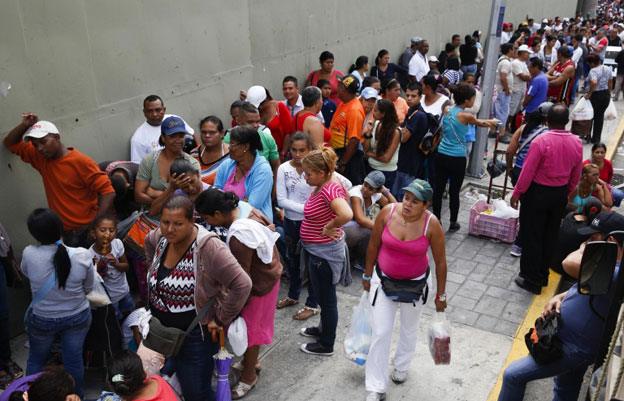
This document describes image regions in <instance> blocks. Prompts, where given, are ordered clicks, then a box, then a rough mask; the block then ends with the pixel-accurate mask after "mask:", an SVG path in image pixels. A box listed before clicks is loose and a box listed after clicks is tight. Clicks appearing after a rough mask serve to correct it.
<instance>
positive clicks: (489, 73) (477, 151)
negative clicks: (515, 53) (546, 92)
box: [466, 0, 506, 178]
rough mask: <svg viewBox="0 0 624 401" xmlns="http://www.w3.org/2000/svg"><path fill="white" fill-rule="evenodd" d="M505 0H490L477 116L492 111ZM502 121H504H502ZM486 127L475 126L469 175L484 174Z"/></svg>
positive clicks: (478, 175)
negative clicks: (481, 97) (475, 131)
mask: <svg viewBox="0 0 624 401" xmlns="http://www.w3.org/2000/svg"><path fill="white" fill-rule="evenodd" d="M505 3H506V0H492V11H491V12H490V28H489V31H488V39H487V44H486V49H485V63H484V64H483V79H482V81H481V90H482V93H483V100H482V102H481V110H480V111H479V118H483V119H487V118H490V113H491V111H492V94H493V92H494V80H495V78H496V65H497V64H498V54H499V49H500V38H501V30H502V28H503V19H504V17H505ZM503 123H505V122H504V121H503ZM488 131H489V130H488V129H487V128H483V127H478V128H477V134H476V140H475V144H474V146H473V150H472V154H471V155H470V163H469V164H468V171H467V173H466V174H467V175H469V176H471V177H477V178H481V177H483V175H484V174H485V172H484V169H483V156H484V155H485V147H486V145H487V140H488Z"/></svg>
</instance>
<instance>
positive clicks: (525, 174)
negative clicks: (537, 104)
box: [513, 130, 583, 198]
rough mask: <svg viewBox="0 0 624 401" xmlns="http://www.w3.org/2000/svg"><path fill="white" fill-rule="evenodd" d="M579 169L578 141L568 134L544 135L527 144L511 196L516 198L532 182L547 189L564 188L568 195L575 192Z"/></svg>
mask: <svg viewBox="0 0 624 401" xmlns="http://www.w3.org/2000/svg"><path fill="white" fill-rule="evenodd" d="M582 169H583V145H582V144H581V140H580V139H579V138H578V137H577V136H576V135H573V134H571V133H570V132H568V131H563V130H549V131H546V132H544V133H543V134H541V135H539V136H538V137H537V138H535V139H534V140H533V142H531V147H530V148H529V153H528V155H527V158H526V160H525V161H524V165H523V167H522V172H521V173H520V178H518V183H517V184H516V187H515V188H514V192H513V195H514V197H516V198H519V197H520V196H521V195H522V194H524V193H526V191H527V190H528V189H529V187H530V186H531V183H533V182H535V183H536V184H540V185H544V186H548V187H562V186H564V185H566V186H567V187H568V193H570V192H572V190H574V188H576V185H577V184H578V182H579V180H580V178H581V171H582Z"/></svg>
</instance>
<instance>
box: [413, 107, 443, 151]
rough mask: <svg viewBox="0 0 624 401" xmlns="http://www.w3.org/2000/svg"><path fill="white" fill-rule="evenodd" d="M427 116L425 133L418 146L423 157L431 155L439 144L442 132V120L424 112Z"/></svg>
mask: <svg viewBox="0 0 624 401" xmlns="http://www.w3.org/2000/svg"><path fill="white" fill-rule="evenodd" d="M424 113H425V115H426V116H427V125H428V128H427V133H426V134H425V135H424V136H423V137H422V139H421V140H420V143H419V144H418V149H420V151H421V152H423V153H424V154H425V155H429V154H430V153H433V152H434V151H435V150H436V148H437V147H438V144H440V140H441V139H442V136H441V135H440V134H441V132H442V118H441V117H436V116H435V115H433V114H431V113H427V112H424Z"/></svg>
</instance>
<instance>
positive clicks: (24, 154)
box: [9, 142, 115, 230]
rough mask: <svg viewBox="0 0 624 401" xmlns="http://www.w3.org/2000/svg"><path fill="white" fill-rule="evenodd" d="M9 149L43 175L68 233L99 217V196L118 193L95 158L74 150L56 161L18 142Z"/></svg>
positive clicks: (45, 185) (51, 206) (28, 145)
mask: <svg viewBox="0 0 624 401" xmlns="http://www.w3.org/2000/svg"><path fill="white" fill-rule="evenodd" d="M9 150H10V151H11V152H13V153H15V154H16V155H18V156H19V157H20V158H21V159H22V160H23V161H25V162H26V163H29V164H31V165H32V166H33V168H34V169H35V170H37V171H38V172H39V174H41V178H42V179H43V187H44V188H45V193H46V197H47V199H48V206H49V207H50V209H52V210H54V211H55V212H56V213H58V215H59V217H60V218H61V220H62V221H63V227H64V228H65V230H73V229H76V228H79V227H83V226H86V225H88V224H90V223H91V222H92V221H93V219H95V215H96V214H97V209H98V195H106V194H110V193H114V192H115V191H114V190H113V186H112V185H111V182H110V180H109V179H108V176H107V175H106V173H105V172H104V171H102V170H100V168H99V167H98V165H97V164H96V163H95V162H94V161H93V159H91V158H90V157H88V156H86V155H84V154H82V153H81V152H79V151H77V150H75V149H73V148H67V150H68V152H67V154H66V155H65V156H63V157H61V158H60V159H54V160H49V159H46V158H45V157H43V156H42V155H41V153H39V152H37V150H36V149H35V147H34V146H33V145H32V143H30V142H19V143H17V144H15V145H13V146H11V147H9Z"/></svg>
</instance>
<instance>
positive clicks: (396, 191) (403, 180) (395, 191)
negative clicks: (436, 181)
mask: <svg viewBox="0 0 624 401" xmlns="http://www.w3.org/2000/svg"><path fill="white" fill-rule="evenodd" d="M415 179H416V177H414V176H412V175H409V174H407V173H404V172H402V171H397V175H396V178H395V179H394V185H393V186H392V195H394V197H395V198H396V199H397V201H398V202H401V201H402V200H403V195H404V193H405V191H403V188H405V187H406V186H408V185H409V184H411V183H412V181H414V180H415Z"/></svg>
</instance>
